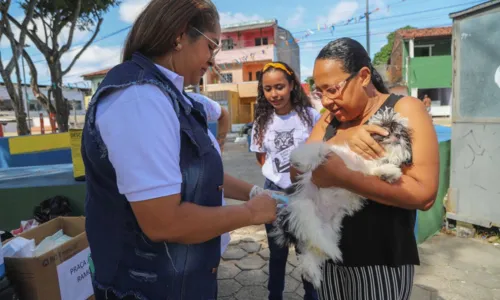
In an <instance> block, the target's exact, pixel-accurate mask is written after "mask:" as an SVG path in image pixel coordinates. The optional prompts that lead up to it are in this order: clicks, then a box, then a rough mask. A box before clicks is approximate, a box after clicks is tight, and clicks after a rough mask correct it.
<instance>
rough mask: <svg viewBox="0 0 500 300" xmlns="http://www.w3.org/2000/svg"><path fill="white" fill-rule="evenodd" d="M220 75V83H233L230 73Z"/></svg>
mask: <svg viewBox="0 0 500 300" xmlns="http://www.w3.org/2000/svg"><path fill="white" fill-rule="evenodd" d="M221 75H222V83H232V82H233V74H232V73H225V74H221Z"/></svg>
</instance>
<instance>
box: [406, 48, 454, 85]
mask: <svg viewBox="0 0 500 300" xmlns="http://www.w3.org/2000/svg"><path fill="white" fill-rule="evenodd" d="M451 72H452V61H451V55H443V56H431V57H414V58H411V59H410V74H409V75H410V76H409V77H410V78H409V82H408V87H409V88H410V89H411V88H420V89H432V88H450V87H451V81H452V76H451Z"/></svg>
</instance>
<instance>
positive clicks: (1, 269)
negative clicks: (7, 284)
mask: <svg viewBox="0 0 500 300" xmlns="http://www.w3.org/2000/svg"><path fill="white" fill-rule="evenodd" d="M4 276H5V264H4V263H3V252H2V240H1V239H0V279H2V278H3V277H4Z"/></svg>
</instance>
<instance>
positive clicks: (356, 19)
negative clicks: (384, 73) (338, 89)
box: [210, 0, 405, 71]
mask: <svg viewBox="0 0 500 300" xmlns="http://www.w3.org/2000/svg"><path fill="white" fill-rule="evenodd" d="M400 1H401V2H405V0H400ZM390 6H391V5H387V7H386V10H387V11H389V9H390ZM380 10H381V9H380V8H379V7H377V8H375V9H373V10H372V11H369V12H368V15H371V14H373V13H376V12H378V11H380ZM365 18H366V14H365V13H364V14H361V15H359V16H356V17H351V18H349V19H347V20H344V21H340V22H337V23H335V24H317V27H316V28H315V29H307V30H306V31H305V34H303V35H302V36H300V37H299V38H293V37H291V38H289V39H286V38H285V37H280V40H281V41H278V42H277V41H271V44H272V45H274V46H277V45H280V46H289V45H290V44H291V43H293V42H296V43H299V42H300V41H303V40H305V39H307V38H308V37H310V36H311V35H314V34H315V33H317V32H321V31H326V30H328V31H329V32H330V33H331V35H332V36H333V34H334V33H335V29H336V27H337V26H346V25H349V24H357V23H359V22H361V21H362V20H363V19H365ZM268 48H269V47H267V48H266V49H268ZM266 49H262V50H259V51H261V52H262V54H266ZM256 54H259V52H252V53H250V54H247V55H244V56H241V57H239V58H236V59H234V61H233V62H231V63H224V64H219V65H218V66H219V68H220V69H222V70H225V69H229V68H231V66H232V65H233V64H237V65H241V64H243V63H245V62H248V61H249V59H250V60H251V61H255V55H256ZM210 71H212V68H211V67H210Z"/></svg>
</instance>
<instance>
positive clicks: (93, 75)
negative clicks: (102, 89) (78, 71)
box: [82, 68, 111, 78]
mask: <svg viewBox="0 0 500 300" xmlns="http://www.w3.org/2000/svg"><path fill="white" fill-rule="evenodd" d="M109 70H111V68H109V69H105V70H100V71H97V72H92V73H88V74H84V75H82V77H83V78H91V77H96V76H103V75H106V74H107V73H108V72H109Z"/></svg>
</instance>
